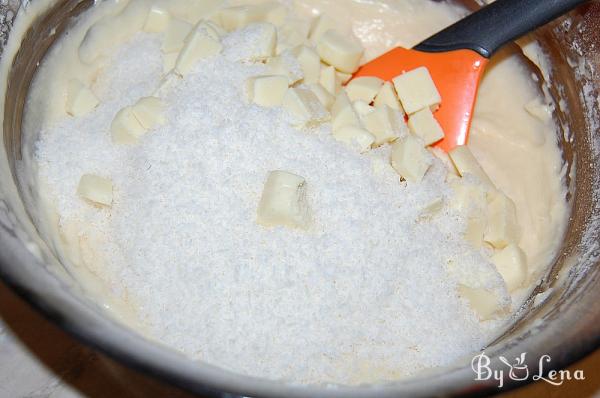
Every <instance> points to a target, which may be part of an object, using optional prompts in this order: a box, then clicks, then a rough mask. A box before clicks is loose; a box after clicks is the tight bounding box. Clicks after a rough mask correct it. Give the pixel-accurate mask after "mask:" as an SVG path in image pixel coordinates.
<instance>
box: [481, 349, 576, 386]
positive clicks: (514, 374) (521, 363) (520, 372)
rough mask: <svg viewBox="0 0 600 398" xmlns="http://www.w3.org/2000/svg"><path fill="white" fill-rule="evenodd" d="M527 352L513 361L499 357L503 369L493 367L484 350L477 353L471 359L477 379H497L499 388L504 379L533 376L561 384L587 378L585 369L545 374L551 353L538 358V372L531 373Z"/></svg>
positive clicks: (534, 379)
mask: <svg viewBox="0 0 600 398" xmlns="http://www.w3.org/2000/svg"><path fill="white" fill-rule="evenodd" d="M526 355H527V353H526V352H524V353H522V354H521V355H520V356H518V357H516V358H515V360H514V361H513V362H511V361H509V360H508V359H506V358H505V357H503V356H500V357H498V359H499V360H500V362H502V364H503V365H502V368H501V369H492V366H490V365H491V363H492V361H491V359H490V358H489V357H488V356H487V355H486V354H485V352H482V353H481V354H479V355H475V356H474V357H473V360H472V361H471V369H473V372H475V380H477V381H481V380H496V381H497V382H498V388H502V387H504V380H506V379H509V380H515V381H525V380H528V379H529V378H530V377H531V380H533V381H538V380H542V381H545V382H546V383H550V384H552V385H554V386H560V385H561V384H563V383H564V382H565V381H567V380H585V375H584V374H583V370H580V369H577V370H575V371H573V372H571V371H569V370H550V371H549V372H548V374H547V375H546V376H544V373H545V371H544V369H545V368H548V366H549V364H550V362H551V361H552V359H551V358H550V355H542V356H541V357H540V358H539V360H538V372H537V374H531V375H530V374H529V367H528V366H527V363H525V358H526Z"/></svg>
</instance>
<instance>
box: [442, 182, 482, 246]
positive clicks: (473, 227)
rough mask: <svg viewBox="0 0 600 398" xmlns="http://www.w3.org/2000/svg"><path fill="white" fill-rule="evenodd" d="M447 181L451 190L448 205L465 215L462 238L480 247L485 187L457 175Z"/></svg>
mask: <svg viewBox="0 0 600 398" xmlns="http://www.w3.org/2000/svg"><path fill="white" fill-rule="evenodd" d="M449 183H450V186H451V187H452V191H453V195H452V199H451V200H450V207H451V208H453V209H454V210H457V211H459V212H461V213H463V214H465V215H466V216H467V222H466V226H465V230H464V238H465V240H466V241H467V242H469V243H470V244H471V245H472V246H473V247H475V248H480V247H482V245H483V234H484V232H485V228H486V226H487V215H486V208H487V198H486V197H487V189H486V187H485V186H483V185H482V184H479V183H475V182H474V181H471V180H470V179H463V178H458V177H455V178H453V179H451V180H450V181H449Z"/></svg>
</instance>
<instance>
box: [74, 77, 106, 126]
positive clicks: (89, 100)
mask: <svg viewBox="0 0 600 398" xmlns="http://www.w3.org/2000/svg"><path fill="white" fill-rule="evenodd" d="M99 103H100V101H99V100H98V98H97V97H96V96H95V95H94V93H93V92H92V90H90V89H89V88H88V87H86V86H85V85H84V84H83V83H82V82H81V81H79V80H77V79H71V80H69V83H68V84H67V103H66V111H67V113H68V114H69V115H71V116H75V117H78V116H83V115H85V114H87V113H89V112H91V111H92V110H94V108H96V107H97V106H98V104H99Z"/></svg>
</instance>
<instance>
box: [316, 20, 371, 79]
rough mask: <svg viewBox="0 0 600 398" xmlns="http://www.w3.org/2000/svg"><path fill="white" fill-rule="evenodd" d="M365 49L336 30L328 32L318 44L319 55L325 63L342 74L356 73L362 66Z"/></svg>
mask: <svg viewBox="0 0 600 398" xmlns="http://www.w3.org/2000/svg"><path fill="white" fill-rule="evenodd" d="M363 52H364V49H363V47H362V46H361V45H360V44H359V43H358V42H356V40H353V39H352V38H348V37H346V36H343V35H342V34H341V33H339V32H337V31H335V30H328V31H327V32H325V33H324V34H323V36H321V39H319V42H318V43H317V53H319V56H320V57H321V59H322V60H323V61H325V62H326V63H328V64H329V65H331V66H334V67H335V68H336V69H337V70H339V71H340V72H346V73H354V72H355V71H356V70H357V69H358V66H359V64H360V59H361V57H362V55H363Z"/></svg>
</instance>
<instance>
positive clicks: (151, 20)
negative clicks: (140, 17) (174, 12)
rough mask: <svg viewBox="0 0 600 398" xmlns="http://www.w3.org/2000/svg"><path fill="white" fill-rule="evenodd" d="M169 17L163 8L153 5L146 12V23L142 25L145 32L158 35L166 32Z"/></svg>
mask: <svg viewBox="0 0 600 398" xmlns="http://www.w3.org/2000/svg"><path fill="white" fill-rule="evenodd" d="M170 20H171V15H170V14H169V12H168V11H167V10H165V9H164V8H162V7H160V6H157V5H154V6H152V7H151V8H150V11H149V12H148V17H147V18H146V23H145V24H144V31H145V32H152V33H159V32H164V31H165V30H167V27H168V26H169V21H170Z"/></svg>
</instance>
